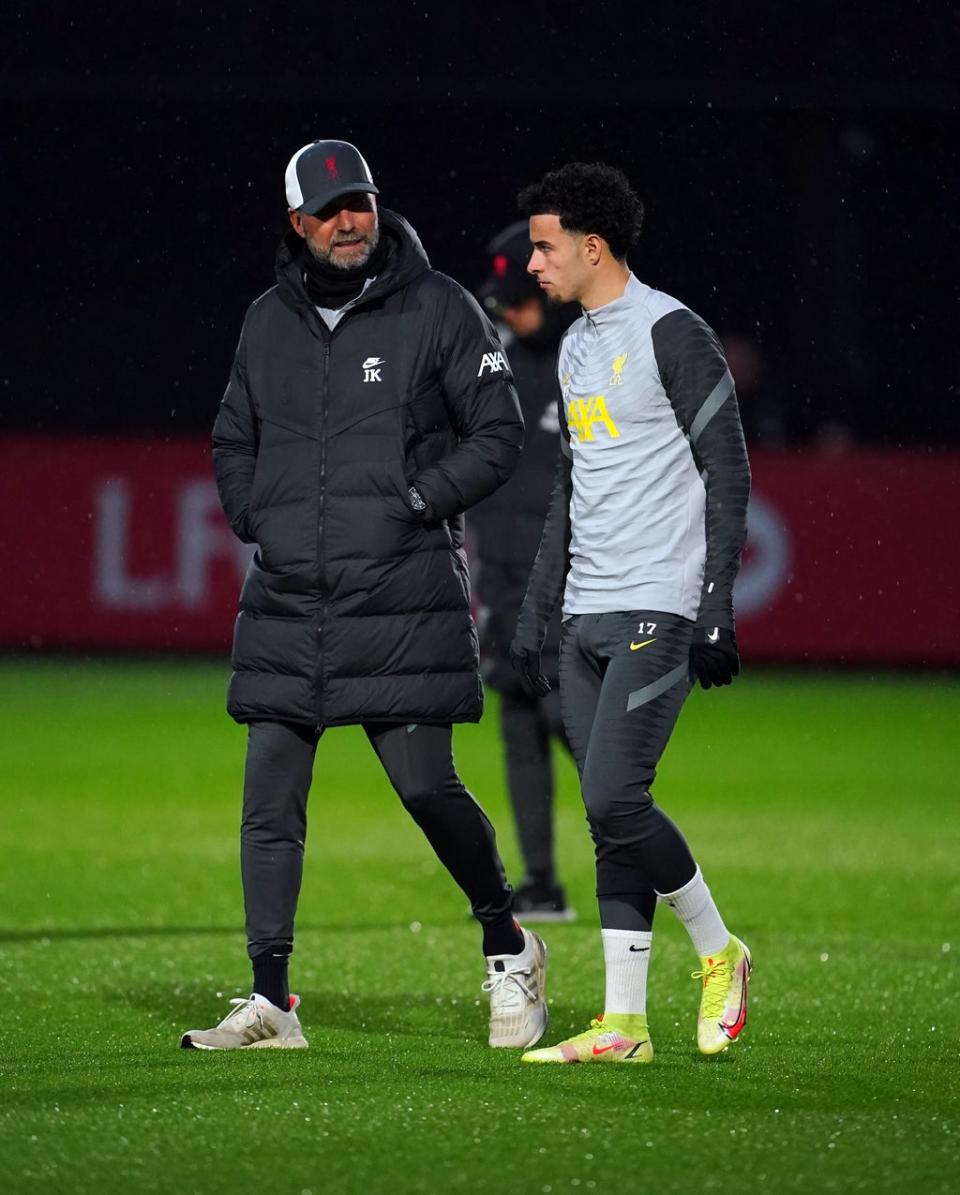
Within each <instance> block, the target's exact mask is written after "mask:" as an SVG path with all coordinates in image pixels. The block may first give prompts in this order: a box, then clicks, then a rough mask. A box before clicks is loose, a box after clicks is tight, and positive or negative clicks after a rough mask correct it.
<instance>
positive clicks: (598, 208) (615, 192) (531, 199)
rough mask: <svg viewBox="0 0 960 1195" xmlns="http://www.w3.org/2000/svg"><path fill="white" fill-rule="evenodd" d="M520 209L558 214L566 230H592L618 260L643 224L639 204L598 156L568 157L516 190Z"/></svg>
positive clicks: (623, 177) (619, 175)
mask: <svg viewBox="0 0 960 1195" xmlns="http://www.w3.org/2000/svg"><path fill="white" fill-rule="evenodd" d="M517 203H518V205H519V208H520V214H521V215H523V216H539V215H546V214H548V213H550V214H553V215H556V216H559V217H560V226H561V228H565V229H566V230H567V232H579V233H583V234H584V235H586V234H587V233H596V234H597V235H598V236H602V237H603V239H604V240H605V241H606V242H607V244H608V245H609V246H610V252H611V253H612V254H613V256H614V257H615V258H617V260H618V261H623V259H624V258H625V257H626V256H627V251H628V250H629V249H630V247H631V246H632V245H635V244H636V242H637V238H638V237H639V236H640V230H641V229H642V228H643V204H642V203H641V201H640V199H639V198H638V197H637V194H636V192H635V191H634V189H633V187H631V186H630V183H629V182H628V181H627V176H626V175H625V174H624V173H623V171H622V170H617V168H616V167H615V166H607V165H605V164H604V163H603V162H568V163H567V164H566V166H561V167H560V169H559V170H551V171H550V172H549V174H545V175H544V176H543V178H542V179H541V180H540V182H538V183H531V184H530V186H528V187H524V188H523V190H522V191H521V192H520V194H519V195H518V196H517Z"/></svg>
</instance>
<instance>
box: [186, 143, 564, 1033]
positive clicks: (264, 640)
mask: <svg viewBox="0 0 960 1195" xmlns="http://www.w3.org/2000/svg"><path fill="white" fill-rule="evenodd" d="M285 181H286V191H287V202H288V205H289V214H290V223H291V229H290V231H289V232H288V233H287V235H286V237H285V238H284V241H283V243H282V245H281V247H280V250H279V253H278V256H277V263H276V272H277V285H276V286H274V287H273V288H271V289H270V290H269V291H267V292H266V294H264V295H262V296H261V297H260V298H259V299H257V300H256V301H255V302H254V303H253V304H252V306H251V307H250V308H249V310H248V312H247V316H246V319H245V321H244V325H243V331H242V333H241V336H240V344H239V346H238V348H237V354H236V359H235V361H234V367H233V372H232V374H231V377H230V382H229V385H228V386H227V391H226V394H225V395H224V398H223V402H222V404H221V407H220V413H219V415H218V417H217V421H216V426H215V428H214V434H213V444H214V454H213V455H214V467H215V471H216V476H217V485H218V487H219V492H220V498H221V501H222V503H223V508H224V511H225V512H226V515H227V518H228V519H229V521H230V524H231V526H232V527H233V529H234V531H235V532H236V534H237V535H238V536H239V537H240V538H241V539H242V540H244V541H245V542H248V543H255V544H256V545H257V550H256V552H255V554H254V556H253V559H252V561H251V564H250V568H249V571H248V573H247V577H246V581H245V582H244V585H243V590H242V593H241V596H240V614H239V617H238V618H237V624H236V631H235V636H234V650H233V664H234V674H233V678H232V680H231V683H230V691H229V698H228V709H229V711H230V713H231V714H232V715H233V717H234V718H235V719H237V721H239V722H243V723H247V724H248V726H249V737H248V745H247V762H246V774H245V781H244V809H243V823H242V829H241V869H242V876H243V889H244V902H245V906H246V923H247V940H248V953H249V955H250V958H251V960H252V963H253V978H254V982H253V994H252V995H251V997H250V999H249V1000H247V1001H243V1002H241V1003H240V1004H238V1006H237V1007H236V1008H235V1009H234V1011H233V1012H231V1013H230V1014H229V1015H228V1016H227V1017H226V1018H225V1019H224V1021H222V1022H221V1023H220V1025H218V1026H217V1027H216V1028H214V1029H210V1030H190V1031H189V1032H187V1033H186V1034H184V1035H183V1037H182V1039H181V1044H182V1045H183V1046H184V1047H197V1048H206V1049H237V1048H239V1049H244V1048H257V1047H261V1046H274V1047H276V1046H281V1047H286V1048H303V1047H305V1046H306V1040H305V1038H304V1037H303V1033H302V1030H301V1027H300V1022H299V1020H298V1018H297V1015H296V1007H297V1004H298V1002H299V1001H298V999H297V998H296V997H291V996H290V994H289V989H288V986H287V959H288V956H289V955H290V953H291V951H292V949H293V924H294V915H295V912H296V905H297V898H298V895H299V890H300V880H301V873H302V864H303V843H304V839H305V836H306V802H307V793H308V791H309V787H310V781H311V774H312V768H313V759H314V753H315V751H316V747H317V743H318V740H319V738H320V736H321V735H322V734H323V732H324V730H325V729H326V728H327V727H330V726H341V725H346V724H351V723H360V724H362V725H363V727H364V730H365V731H366V734H367V737H368V738H369V740H370V743H371V745H372V747H373V749H374V751H375V752H376V754H377V756H378V758H379V759H380V762H381V763H382V765H383V767H384V769H385V771H386V773H387V775H388V777H389V779H390V781H391V783H392V784H393V786H394V788H395V789H396V791H397V793H398V794H399V796H400V799H401V801H402V802H403V804H404V805H405V806H406V808H407V810H408V811H409V812H410V814H411V815H412V817H413V818H414V820H415V821H416V822H417V824H418V825H419V826H420V827H421V829H422V830H423V831H424V833H425V834H426V836H427V838H428V839H429V841H430V844H431V846H432V847H433V848H434V850H435V851H436V853H437V855H438V857H439V858H440V860H441V861H442V862H443V864H444V865H445V866H446V868H447V870H448V871H449V872H450V874H451V875H452V876H453V878H454V879H455V880H456V882H457V883H458V884H459V885H460V887H461V888H462V889H463V891H464V892H465V893H466V894H467V896H468V897H469V899H470V902H471V905H472V908H473V911H474V915H475V916H476V917H477V919H478V920H479V921H480V922H481V924H482V926H483V951H484V954H485V955H486V956H487V970H488V978H487V982H486V983H485V984H484V988H485V990H487V991H489V993H490V1001H491V1014H490V1034H489V1041H490V1044H491V1045H493V1046H515V1047H519V1046H523V1045H527V1044H529V1043H530V1042H532V1041H536V1040H537V1039H538V1038H539V1037H540V1036H541V1035H542V1033H543V1031H544V1029H545V1028H546V1002H545V1000H544V998H543V981H544V971H545V951H544V947H543V943H542V942H541V941H540V939H539V938H537V936H536V935H534V934H532V933H530V932H529V931H528V930H521V929H520V927H519V926H518V925H517V923H516V922H515V921H514V920H513V916H512V893H511V889H510V887H509V885H508V883H507V881H506V876H505V874H504V871H503V866H502V864H501V862H500V858H499V855H498V853H497V849H496V842H495V837H494V832H493V828H492V826H491V825H490V823H489V821H488V820H487V818H486V816H485V815H484V813H483V811H482V810H481V809H480V807H479V805H477V803H476V802H475V801H474V800H473V798H472V797H471V796H470V794H469V793H468V792H467V790H466V789H465V788H464V786H463V784H462V782H461V781H460V779H459V777H458V775H457V773H456V769H455V767H454V763H453V755H452V749H451V741H452V724H453V723H454V722H468V721H477V720H478V719H479V717H480V714H481V709H482V701H483V693H482V688H481V684H480V678H479V674H478V650H477V638H476V632H475V630H474V627H473V623H472V620H471V616H470V590H469V578H468V575H467V567H466V561H465V556H464V551H463V512H464V511H465V510H466V509H467V508H468V507H470V506H472V505H473V504H474V503H475V502H478V501H480V500H481V499H482V498H485V497H486V496H487V495H488V494H490V493H492V492H493V491H494V490H495V489H496V488H497V487H498V486H500V485H502V484H503V483H504V482H505V481H506V480H507V478H508V477H509V476H510V474H511V473H512V471H513V469H514V467H515V465H516V462H517V458H518V455H519V452H520V448H521V444H522V439H523V422H522V418H521V415H520V410H519V407H518V404H517V396H516V392H515V390H514V388H513V384H512V380H511V375H510V370H509V366H508V364H507V360H506V357H505V356H504V353H503V350H502V347H501V344H500V341H499V340H498V339H497V336H496V333H495V331H494V330H493V327H492V326H491V325H490V323H489V321H488V320H487V319H486V318H485V317H484V315H483V314H482V313H481V311H480V309H479V307H478V306H477V304H476V303H475V301H474V300H473V299H472V298H471V297H470V296H469V295H468V294H467V293H466V291H464V290H463V289H462V288H461V287H460V286H459V285H458V284H457V283H456V282H454V281H452V280H451V279H450V278H447V277H445V276H444V275H443V274H439V273H437V272H435V271H434V270H431V269H430V264H429V262H428V260H427V257H426V254H425V253H424V251H423V247H422V246H421V244H420V242H419V240H418V238H417V235H416V233H415V232H414V231H413V229H412V228H411V227H410V225H409V224H407V223H406V221H405V220H403V219H402V218H401V217H399V216H397V215H395V214H394V213H392V212H388V211H385V210H383V211H378V208H377V201H376V199H375V198H374V196H375V195H376V194H377V188H376V186H375V185H374V183H373V178H372V176H371V174H370V170H369V168H368V166H367V164H366V162H365V161H364V159H363V157H362V156H361V155H360V153H359V152H358V151H357V149H356V148H355V147H354V146H352V145H349V144H348V143H346V142H342V141H317V142H313V143H312V144H310V145H306V146H304V147H303V148H302V149H301V150H299V151H298V152H297V153H296V154H294V156H293V158H292V159H291V161H290V163H289V165H288V167H287V171H286V179H285Z"/></svg>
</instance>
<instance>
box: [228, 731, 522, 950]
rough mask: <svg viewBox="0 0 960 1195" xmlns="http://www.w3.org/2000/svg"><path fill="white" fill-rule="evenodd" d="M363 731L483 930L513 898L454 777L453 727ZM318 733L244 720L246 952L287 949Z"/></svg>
mask: <svg viewBox="0 0 960 1195" xmlns="http://www.w3.org/2000/svg"><path fill="white" fill-rule="evenodd" d="M363 729H364V731H365V732H366V735H367V738H368V739H369V740H370V744H371V746H372V747H373V749H374V751H375V752H376V753H377V757H378V758H379V760H380V762H381V764H383V768H384V771H385V772H386V773H387V776H388V778H389V780H390V783H391V784H392V785H393V787H394V789H395V790H396V792H397V794H398V795H399V797H400V800H401V801H402V802H403V804H404V806H405V808H406V809H407V812H408V813H409V814H410V816H411V817H412V818H413V820H414V821H415V822H416V823H417V825H418V826H419V827H420V829H421V830H423V832H424V834H425V835H426V836H427V839H428V840H429V842H430V845H431V846H432V847H433V849H434V851H435V852H436V854H437V857H438V858H439V859H440V862H441V863H443V865H444V867H446V869H447V871H449V872H450V874H451V875H452V876H453V878H454V880H456V882H457V883H458V884H459V885H460V887H461V888H462V889H463V891H464V893H465V894H466V896H467V898H468V899H469V901H470V904H471V906H472V908H473V913H474V916H475V917H476V918H477V920H478V921H479V922H480V923H481V924H483V925H491V924H493V923H495V922H497V921H500V920H502V919H503V918H504V917H508V916H509V914H510V909H511V905H512V901H513V893H512V890H511V888H510V885H509V884H508V883H507V877H506V874H505V873H504V870H503V864H502V863H501V862H500V856H499V854H498V853H497V846H496V836H495V834H494V830H493V826H492V825H491V824H490V822H489V821H488V819H487V816H486V814H485V813H484V812H483V810H482V809H481V808H480V806H479V805H478V804H477V802H476V801H475V800H474V799H473V797H472V796H471V795H470V793H469V792H467V790H466V788H464V786H463V782H462V781H461V780H460V777H459V776H458V775H457V771H456V768H455V766H454V763H453V752H452V734H453V732H452V727H451V726H449V725H446V726H420V725H416V726H396V725H393V724H385V723H369V724H365V725H364V728H363ZM319 739H320V734H319V733H318V732H317V731H316V730H315V729H313V728H312V727H308V726H300V725H295V724H293V723H289V722H251V723H250V726H249V733H248V739H247V763H246V772H245V776H244V787H243V822H242V825H241V829H240V867H241V873H242V877H243V899H244V906H245V909H246V921H247V953H248V954H249V955H250V957H251V958H255V957H257V956H258V955H260V954H263V953H265V952H267V951H270V952H271V953H273V954H289V953H290V952H291V950H292V949H293V922H294V916H295V914H296V910H297V899H298V897H299V895H300V881H301V878H302V875H303V847H304V842H305V840H306V836H307V794H308V793H309V791H310V781H311V778H312V775H313V760H314V755H315V753H316V749H317V743H318V742H319Z"/></svg>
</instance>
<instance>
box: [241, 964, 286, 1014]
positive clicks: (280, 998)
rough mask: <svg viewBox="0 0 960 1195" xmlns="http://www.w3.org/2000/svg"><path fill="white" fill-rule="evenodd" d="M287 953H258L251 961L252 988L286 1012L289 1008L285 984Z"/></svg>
mask: <svg viewBox="0 0 960 1195" xmlns="http://www.w3.org/2000/svg"><path fill="white" fill-rule="evenodd" d="M289 957H290V956H289V955H286V954H272V953H270V952H269V951H268V952H267V953H266V954H258V955H257V957H256V958H255V959H251V960H250V961H251V962H252V963H253V990H254V991H255V992H256V993H257V994H258V995H260V996H263V997H264V998H265V999H267V1000H269V1001H270V1003H271V1004H275V1005H276V1006H277V1008H279V1009H282V1010H283V1011H284V1012H287V1011H288V1009H289V1008H290V988H289V987H288V986H287V963H288V961H289Z"/></svg>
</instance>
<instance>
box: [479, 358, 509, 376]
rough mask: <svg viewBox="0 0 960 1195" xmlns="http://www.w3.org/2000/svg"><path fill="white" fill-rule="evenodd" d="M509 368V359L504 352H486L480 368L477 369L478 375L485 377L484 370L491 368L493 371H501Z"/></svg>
mask: <svg viewBox="0 0 960 1195" xmlns="http://www.w3.org/2000/svg"><path fill="white" fill-rule="evenodd" d="M506 368H507V359H506V357H505V356H504V355H503V353H484V354H483V357H482V358H481V359H480V368H479V369H478V370H477V377H478V378H482V377H483V371H484V370H485V369H489V370H490V372H491V373H500V372H501V371H502V370H504V369H506Z"/></svg>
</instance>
